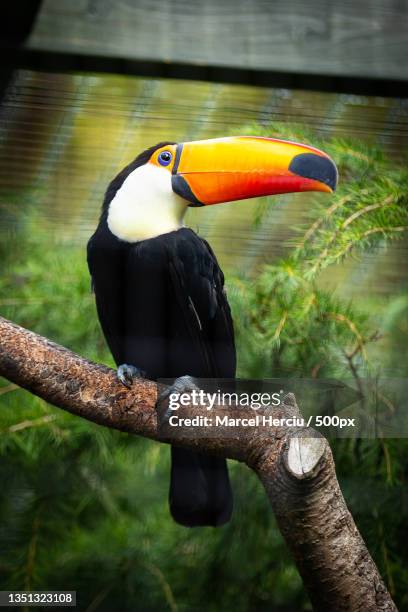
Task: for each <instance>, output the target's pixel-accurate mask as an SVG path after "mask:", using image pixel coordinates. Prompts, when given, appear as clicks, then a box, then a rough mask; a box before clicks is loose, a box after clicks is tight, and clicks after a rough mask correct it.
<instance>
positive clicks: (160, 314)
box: [87, 136, 337, 527]
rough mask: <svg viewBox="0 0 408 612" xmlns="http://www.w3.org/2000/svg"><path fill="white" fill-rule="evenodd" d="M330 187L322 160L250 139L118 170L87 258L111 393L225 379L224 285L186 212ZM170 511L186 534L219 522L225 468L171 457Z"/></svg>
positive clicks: (152, 152)
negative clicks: (109, 363)
mask: <svg viewBox="0 0 408 612" xmlns="http://www.w3.org/2000/svg"><path fill="white" fill-rule="evenodd" d="M336 184H337V169H336V166H335V164H334V162H333V161H332V160H331V159H330V158H329V157H328V155H326V154H325V153H324V152H322V151H320V150H318V149H315V148H313V147H310V146H306V145H303V144H297V143H294V142H287V141H283V140H279V139H274V138H263V137H255V136H233V137H227V138H217V139H210V140H200V141H194V142H184V143H174V142H161V143H159V144H157V145H156V146H153V147H151V148H149V149H147V150H146V151H144V152H143V153H141V154H140V155H139V156H138V157H136V159H135V160H134V161H132V162H131V163H130V164H129V165H127V166H126V167H125V168H124V169H123V170H122V171H121V172H120V173H119V174H118V175H117V176H116V178H114V179H113V180H112V182H111V183H110V184H109V186H108V188H107V191H106V195H105V198H104V201H103V205H102V212H101V216H100V219H99V224H98V226H97V228H96V231H95V233H94V234H93V235H92V237H91V238H90V240H89V243H88V248H87V254H88V266H89V270H90V273H91V277H92V285H93V288H94V292H95V298H96V307H97V312H98V317H99V321H100V323H101V327H102V330H103V332H104V335H105V337H106V340H107V343H108V345H109V348H110V350H111V352H112V355H113V358H114V360H115V362H116V364H117V366H118V369H117V374H118V378H119V380H120V381H121V383H123V384H124V385H125V386H128V387H129V386H130V385H131V384H132V380H133V379H134V378H135V377H140V376H145V377H147V378H148V379H151V380H158V379H161V378H167V379H168V378H171V379H174V381H175V382H174V389H177V391H178V392H181V390H183V389H188V388H189V385H193V384H194V379H195V378H228V379H233V378H234V377H235V371H236V352H235V344H234V329H233V321H232V316H231V310H230V307H229V304H228V301H227V297H226V293H225V289H224V275H223V273H222V271H221V269H220V266H219V265H218V262H217V259H216V256H215V255H214V253H213V251H212V249H211V247H210V245H209V244H208V242H207V241H206V240H204V239H203V238H202V237H201V236H199V235H198V234H197V233H195V232H194V231H193V230H192V229H190V228H188V227H186V226H185V225H184V223H183V218H184V215H185V213H186V211H187V209H188V207H191V206H193V207H195V206H201V207H202V206H211V205H213V204H218V203H221V202H230V201H235V200H243V199H247V198H254V197H258V196H267V195H274V194H283V193H288V192H301V191H323V192H327V193H331V192H332V191H334V190H335V188H336ZM231 240H233V237H231ZM190 388H191V386H190ZM169 506H170V512H171V514H172V516H173V518H174V519H175V521H176V522H178V523H180V524H181V525H185V526H187V527H195V526H219V525H222V524H224V523H226V522H227V521H228V520H229V519H230V517H231V512H232V493H231V485H230V481H229V476H228V471H227V465H226V461H225V459H223V458H220V457H212V456H208V455H206V454H201V453H198V452H196V451H191V450H185V449H182V448H179V447H176V446H172V449H171V472H170V490H169Z"/></svg>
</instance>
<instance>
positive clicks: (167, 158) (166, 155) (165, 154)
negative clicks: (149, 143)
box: [157, 151, 173, 166]
mask: <svg viewBox="0 0 408 612" xmlns="http://www.w3.org/2000/svg"><path fill="white" fill-rule="evenodd" d="M172 159H173V156H172V154H171V152H170V151H162V152H161V153H160V154H159V157H158V158H157V161H158V162H159V164H161V165H162V166H168V165H169V163H170V162H171V160H172Z"/></svg>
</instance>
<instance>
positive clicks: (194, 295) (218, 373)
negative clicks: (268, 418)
mask: <svg viewBox="0 0 408 612" xmlns="http://www.w3.org/2000/svg"><path fill="white" fill-rule="evenodd" d="M169 261H170V278H171V283H172V290H173V293H174V295H175V296H176V299H177V301H178V307H179V309H180V312H181V313H183V318H184V321H185V325H186V327H187V328H188V333H189V337H190V342H191V350H194V351H195V352H198V353H199V354H200V355H201V361H202V364H203V365H202V366H201V367H199V368H196V369H199V371H196V370H195V371H194V372H193V373H192V374H193V375H194V376H201V377H220V378H234V377H235V370H236V354H235V342H234V328H233V322H232V317H231V310H230V307H229V304H228V301H227V298H226V294H225V290H224V275H223V273H222V271H221V269H220V267H219V265H218V262H217V259H216V257H215V255H214V253H213V251H212V250H211V248H210V246H209V245H208V243H207V242H206V241H205V240H202V239H201V238H200V237H199V236H197V234H195V233H194V232H193V231H192V230H190V229H187V228H185V229H183V230H179V231H178V232H174V233H173V241H172V242H170V243H169ZM187 373H188V372H187Z"/></svg>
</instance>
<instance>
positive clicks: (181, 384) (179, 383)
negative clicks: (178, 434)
mask: <svg viewBox="0 0 408 612" xmlns="http://www.w3.org/2000/svg"><path fill="white" fill-rule="evenodd" d="M199 390H200V389H199V388H198V387H197V385H196V384H195V381H194V378H193V377H192V376H180V377H179V378H176V380H175V381H174V383H173V384H172V385H170V386H169V387H166V389H164V391H162V392H161V393H160V395H159V397H158V398H157V402H156V407H157V408H159V406H160V404H162V402H164V401H165V400H167V398H168V397H170V395H172V394H173V393H177V394H178V395H181V394H182V393H188V392H189V391H199ZM170 414H171V410H166V412H165V413H164V415H163V418H164V420H165V421H166V420H167V419H168V418H169V416H170Z"/></svg>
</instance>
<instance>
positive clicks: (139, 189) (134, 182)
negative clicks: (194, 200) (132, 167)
mask: <svg viewBox="0 0 408 612" xmlns="http://www.w3.org/2000/svg"><path fill="white" fill-rule="evenodd" d="M132 174H133V175H136V172H133V173H132ZM138 174H139V175H136V176H132V175H131V176H129V177H128V178H127V179H126V181H125V182H124V183H123V185H122V187H121V188H120V189H119V190H118V191H117V193H116V195H115V197H114V198H113V200H112V202H111V203H110V205H109V209H108V219H107V221H108V227H109V229H110V231H111V232H112V233H113V234H114V235H115V236H116V237H117V238H119V239H121V240H125V241H127V242H138V241H139V240H146V239H148V238H154V237H156V236H160V235H161V234H166V233H168V232H172V231H174V230H177V229H180V228H181V227H183V225H184V223H183V219H184V215H185V212H186V202H185V200H183V199H182V198H180V197H179V196H178V195H177V194H176V193H174V192H173V191H172V189H171V184H170V178H169V179H168V182H166V184H165V182H164V181H166V180H167V179H166V175H165V174H163V172H159V173H157V172H155V169H153V170H150V169H149V172H147V171H146V169H145V170H143V174H142V172H140V173H138ZM166 174H167V173H166Z"/></svg>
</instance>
